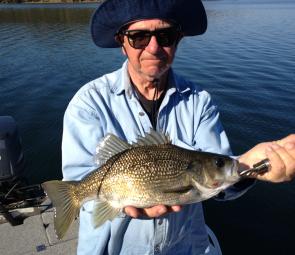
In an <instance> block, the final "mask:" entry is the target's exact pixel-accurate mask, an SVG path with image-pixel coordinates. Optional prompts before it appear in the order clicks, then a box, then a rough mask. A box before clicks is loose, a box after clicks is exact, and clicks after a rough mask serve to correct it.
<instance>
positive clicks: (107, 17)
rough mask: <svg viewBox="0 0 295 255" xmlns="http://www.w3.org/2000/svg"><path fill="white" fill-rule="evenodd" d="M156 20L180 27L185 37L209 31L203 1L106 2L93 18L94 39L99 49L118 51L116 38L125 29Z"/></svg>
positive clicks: (118, 0) (131, 0) (92, 31)
mask: <svg viewBox="0 0 295 255" xmlns="http://www.w3.org/2000/svg"><path fill="white" fill-rule="evenodd" d="M157 18H158V19H163V20H168V21H172V22H176V23H178V24H179V25H180V26H181V30H182V32H183V34H184V36H193V35H200V34H203V33H204V32H205V31H206V29H207V16H206V12H205V9H204V6H203V4H202V2H201V0H106V1H104V2H103V3H102V4H100V5H99V7H98V8H97V9H96V10H95V12H94V14H93V16H92V19H91V35H92V39H93V41H94V43H95V44H96V45H97V46H99V47H102V48H117V47H120V44H119V43H118V42H117V41H116V39H115V35H116V33H117V32H118V31H119V29H120V28H121V27H122V26H124V25H126V24H128V23H131V22H132V21H137V20H143V19H157Z"/></svg>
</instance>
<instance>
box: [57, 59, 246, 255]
mask: <svg viewBox="0 0 295 255" xmlns="http://www.w3.org/2000/svg"><path fill="white" fill-rule="evenodd" d="M151 127H152V124H151V122H150V119H149V117H148V115H147V114H146V113H145V112H144V110H143V108H142V107H141V105H140V103H139V101H138V99H137V97H136V94H135V92H134V91H133V89H132V86H131V84H130V78H129V74H128V72H127V61H126V62H125V63H124V64H123V66H122V68H121V69H119V70H117V71H115V72H113V73H110V74H106V75H104V76H102V77H100V78H98V79H96V80H94V81H92V82H89V83H88V84H86V85H85V86H83V87H82V88H81V89H80V90H79V91H78V92H77V94H76V95H75V96H74V97H73V99H72V100H71V102H70V103H69V105H68V108H67V110H66V112H65V116H64V131H63V143H62V164H63V176H64V180H81V179H82V178H83V177H84V176H85V175H86V174H88V173H89V172H91V171H93V170H94V169H97V165H95V162H94V154H95V148H96V146H97V144H98V142H99V140H100V139H101V138H103V137H104V136H105V135H106V134H107V133H113V134H115V135H117V136H118V137H120V138H121V139H124V140H126V141H128V142H134V141H136V138H137V137H138V136H139V135H144V134H145V132H148V131H149V130H150V129H151ZM157 130H158V131H161V132H163V133H167V134H169V136H170V138H171V140H172V143H174V144H176V145H178V146H181V147H185V148H189V149H195V150H203V151H210V152H215V153H221V154H231V151H230V146H229V143H228V139H227V137H226V134H225V132H224V130H223V127H222V125H221V123H220V120H219V113H218V111H217V107H216V105H214V104H213V103H212V101H211V98H210V95H209V94H208V93H207V92H206V91H204V90H203V89H202V88H200V87H199V86H197V85H195V84H193V83H191V82H188V81H186V80H184V79H183V78H181V77H179V76H177V75H176V74H175V73H174V72H173V71H172V70H170V73H169V86H168V89H167V92H166V95H165V97H164V99H163V101H162V103H161V106H160V109H159V113H158V118H157ZM248 187H249V185H242V187H234V186H232V187H230V188H228V189H227V191H226V192H224V193H222V194H221V195H220V196H219V198H220V199H233V198H236V197H237V196H239V195H241V194H242V193H244V192H245V191H246V190H247V189H248ZM92 210H93V201H90V202H87V203H86V204H84V206H83V207H82V209H81V210H80V228H79V240H78V254H80V255H82V254H83V255H85V254H89V255H98V254H99V255H100V254H111V255H117V254H123V255H132V254H134V255H144V254H165V255H170V254H171V255H172V254H173V255H178V254H179V255H183V254H185V255H189V254H194V255H199V254H204V253H205V250H206V249H207V247H208V245H209V241H208V236H207V232H206V228H205V222H204V217H203V209H202V204H201V203H196V204H193V205H187V206H184V207H183V209H182V210H181V212H178V213H170V214H167V215H165V216H163V217H160V218H156V219H132V218H130V217H128V216H126V215H125V216H124V215H122V216H120V217H117V218H115V219H114V220H113V221H112V222H110V221H108V222H106V223H105V224H104V225H102V226H101V227H99V228H96V229H94V228H93V225H92V219H91V216H92Z"/></svg>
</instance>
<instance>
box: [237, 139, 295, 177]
mask: <svg viewBox="0 0 295 255" xmlns="http://www.w3.org/2000/svg"><path fill="white" fill-rule="evenodd" d="M265 158H268V159H269V160H270V165H271V168H270V171H268V172H266V173H264V174H262V175H258V176H256V178H257V179H259V180H262V181H270V182H283V181H290V180H292V179H293V178H294V177H295V134H292V135H289V136H287V137H285V138H283V139H281V140H278V141H273V142H266V143H260V144H258V145H256V146H255V147H254V148H252V149H251V150H249V151H248V152H246V153H244V154H243V155H242V156H241V157H240V158H239V159H238V160H239V162H240V164H241V165H242V166H243V168H250V167H252V166H253V164H255V163H257V162H259V161H261V160H262V159H265Z"/></svg>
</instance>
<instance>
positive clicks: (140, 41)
mask: <svg viewBox="0 0 295 255" xmlns="http://www.w3.org/2000/svg"><path fill="white" fill-rule="evenodd" d="M150 39H151V35H150V33H149V32H147V31H132V32H130V33H129V34H128V41H129V44H130V45H131V46H132V47H133V48H135V49H143V48H145V47H146V46H147V45H148V44H149V42H150Z"/></svg>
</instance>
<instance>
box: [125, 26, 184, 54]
mask: <svg viewBox="0 0 295 255" xmlns="http://www.w3.org/2000/svg"><path fill="white" fill-rule="evenodd" d="M180 31H181V30H180V28H179V27H175V26H174V27H167V28H162V29H157V30H154V31H149V30H125V31H121V32H120V33H119V34H121V35H125V36H127V38H128V42H129V45H130V46H131V47H132V48H134V49H144V48H145V47H146V46H148V44H149V43H150V41H151V38H152V36H155V37H156V39H157V42H158V44H159V46H161V47H170V46H172V45H174V44H175V43H176V42H177V41H178V40H179V38H180Z"/></svg>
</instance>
